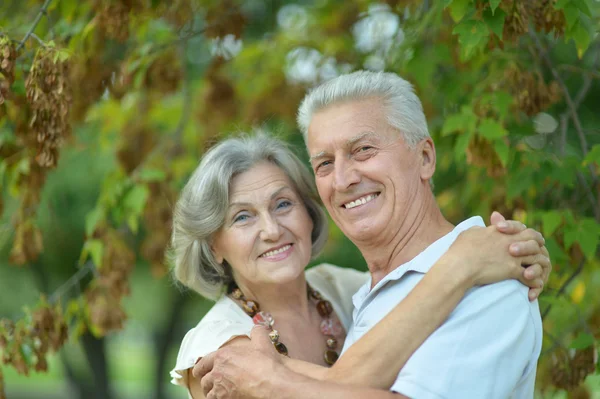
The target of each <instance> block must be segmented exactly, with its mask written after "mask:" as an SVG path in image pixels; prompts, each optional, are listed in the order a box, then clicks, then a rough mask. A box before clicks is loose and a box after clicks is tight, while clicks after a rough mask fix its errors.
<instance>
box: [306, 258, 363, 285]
mask: <svg viewBox="0 0 600 399" xmlns="http://www.w3.org/2000/svg"><path fill="white" fill-rule="evenodd" d="M306 278H307V280H309V282H310V280H316V279H318V280H326V281H328V282H330V283H332V284H351V285H352V286H353V287H357V289H358V287H360V286H361V285H363V284H364V283H366V282H367V280H368V279H369V273H368V272H363V271H359V270H356V269H352V268H349V267H340V266H336V265H332V264H330V263H321V264H319V265H317V266H314V267H312V268H310V269H308V270H307V271H306Z"/></svg>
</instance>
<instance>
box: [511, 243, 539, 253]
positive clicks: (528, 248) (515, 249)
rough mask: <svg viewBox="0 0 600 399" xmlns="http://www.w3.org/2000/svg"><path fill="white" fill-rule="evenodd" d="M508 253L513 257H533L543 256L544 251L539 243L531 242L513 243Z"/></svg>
mask: <svg viewBox="0 0 600 399" xmlns="http://www.w3.org/2000/svg"><path fill="white" fill-rule="evenodd" d="M508 252H509V253H510V254H511V255H512V256H531V255H537V254H541V253H542V249H541V247H540V245H539V244H538V242H537V241H535V240H529V241H518V242H513V243H512V244H510V246H509V247H508Z"/></svg>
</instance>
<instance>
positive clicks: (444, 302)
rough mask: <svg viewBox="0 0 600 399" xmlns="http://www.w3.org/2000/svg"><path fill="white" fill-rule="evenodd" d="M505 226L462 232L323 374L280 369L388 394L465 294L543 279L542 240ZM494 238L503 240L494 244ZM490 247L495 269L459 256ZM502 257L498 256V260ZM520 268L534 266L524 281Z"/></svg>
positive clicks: (310, 368)
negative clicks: (516, 253) (495, 285)
mask: <svg viewBox="0 0 600 399" xmlns="http://www.w3.org/2000/svg"><path fill="white" fill-rule="evenodd" d="M507 223H508V225H509V228H510V229H512V230H508V231H505V233H506V232H508V234H509V235H508V236H507V235H501V234H499V233H498V232H496V231H495V229H494V227H488V228H486V229H481V230H479V231H476V232H475V231H471V232H468V233H467V232H465V233H463V236H462V237H460V238H459V239H458V240H457V244H458V245H454V246H453V247H452V248H451V250H450V251H448V252H447V253H446V254H445V255H444V256H442V257H441V258H440V259H439V260H438V261H437V262H436V263H435V265H434V266H433V267H432V268H431V270H430V271H429V272H428V273H426V274H425V276H424V277H423V279H422V280H421V281H420V282H419V284H417V286H416V287H415V288H414V289H413V290H412V291H411V292H410V293H409V295H408V296H407V297H406V298H405V299H404V300H402V301H401V302H400V303H399V304H398V305H397V306H396V307H395V308H394V309H393V310H392V311H391V312H390V313H388V315H387V316H385V317H384V318H383V319H382V320H381V321H380V322H379V323H377V324H376V325H375V326H374V327H373V328H372V329H371V330H370V331H369V332H367V333H366V334H365V335H364V336H363V337H362V338H361V339H360V340H358V341H357V342H356V343H354V344H353V345H352V346H351V347H350V348H349V349H348V350H347V351H346V352H345V353H344V355H343V356H341V357H340V358H339V360H338V361H337V362H336V363H335V365H334V366H333V367H331V368H329V369H327V368H324V367H321V366H317V365H314V364H311V363H306V362H302V361H299V360H295V359H289V358H286V359H285V360H284V364H285V365H286V366H287V367H288V368H290V369H291V370H293V371H294V372H296V373H300V374H303V375H305V376H309V377H311V378H314V379H317V380H322V381H331V382H337V383H343V384H351V385H355V386H363V387H372V388H382V389H388V388H389V387H390V386H391V385H392V383H393V382H394V381H395V379H396V377H397V375H398V372H399V371H400V370H401V369H402V367H404V365H405V363H406V362H407V361H408V359H409V358H410V357H411V356H412V354H413V353H414V352H415V351H416V350H417V349H418V348H419V347H420V346H421V345H422V344H423V342H425V340H426V339H427V338H428V337H429V336H430V335H431V334H432V333H433V332H434V331H435V330H436V329H437V328H438V327H439V326H440V325H442V324H443V323H444V321H445V320H446V319H447V318H448V316H449V315H450V313H452V311H453V310H454V309H455V308H456V306H457V305H458V303H459V302H460V301H461V300H462V298H463V296H464V295H465V293H466V291H467V290H469V289H470V288H472V287H473V286H475V285H482V284H489V283H492V282H496V281H501V280H503V279H506V278H509V276H510V277H511V278H518V279H519V280H520V281H521V282H523V283H524V284H526V285H529V286H530V287H538V286H539V282H540V281H539V279H538V278H539V277H540V276H541V277H542V278H547V273H546V272H547V271H548V269H549V268H550V266H551V265H550V261H549V259H547V258H546V256H545V254H544V252H543V251H541V250H540V245H542V244H543V238H542V237H541V235H539V233H537V232H534V231H531V230H530V231H524V229H525V227H524V226H523V225H522V224H520V223H518V222H507ZM515 233H518V234H515ZM510 234H514V235H510ZM499 237H500V238H501V239H502V241H499V240H497V239H498V238H499ZM515 242H518V243H519V244H518V245H517V247H518V249H520V251H519V255H520V257H519V258H512V256H511V255H510V254H509V249H508V247H509V245H511V243H515ZM490 243H491V244H492V246H496V247H503V248H495V251H496V252H493V251H492V250H490V252H489V254H485V255H484V256H488V257H489V258H491V259H494V261H495V263H496V264H490V265H487V267H482V265H481V264H480V263H485V262H486V261H488V259H487V258H486V257H482V258H481V259H477V257H475V258H473V257H469V256H462V255H463V254H464V253H466V252H474V251H481V252H484V253H485V252H486V251H485V250H486V249H487V248H490V247H491V246H490ZM466 244H469V245H466ZM498 244H503V245H498ZM512 251H513V249H512V248H511V252H512ZM540 252H541V254H540ZM501 254H503V256H499V255H501ZM457 255H458V256H457ZM490 255H492V256H490ZM496 255H498V256H496ZM511 259H514V262H512V266H511V267H512V269H509V270H507V268H506V265H508V264H510V260H511ZM487 263H494V262H489V261H488V262H487ZM521 263H523V264H533V263H538V264H537V265H536V267H535V268H534V269H535V270H532V271H533V272H534V276H533V278H531V276H532V274H530V273H531V271H529V272H528V276H529V278H524V277H523V274H524V272H523V270H521ZM540 264H542V265H543V267H541V266H540ZM503 266H504V267H503ZM479 272H485V273H484V274H479ZM373 354H377V355H376V356H373Z"/></svg>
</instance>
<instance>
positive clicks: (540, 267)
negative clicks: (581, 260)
mask: <svg viewBox="0 0 600 399" xmlns="http://www.w3.org/2000/svg"><path fill="white" fill-rule="evenodd" d="M490 222H491V224H493V225H495V226H496V228H497V229H498V231H500V232H502V233H505V234H516V233H520V232H521V231H523V230H525V229H526V228H527V227H526V226H525V225H524V224H523V223H521V222H517V221H514V220H510V221H507V220H506V219H505V218H504V216H502V215H501V214H500V213H498V212H495V211H494V212H492V216H491V217H490ZM540 236H541V234H540ZM542 239H543V238H542ZM544 241H545V240H544ZM520 249H521V244H513V245H511V246H510V247H509V252H510V253H511V255H513V256H518V255H519V253H518V251H519V250H520ZM541 250H542V254H543V255H545V256H546V257H547V258H548V259H549V258H550V254H549V253H548V249H547V248H546V246H544V245H543V244H542V248H541ZM522 266H523V270H522V272H523V278H524V279H525V281H529V282H534V281H535V280H536V279H539V278H541V279H542V285H541V286H540V287H534V286H532V285H531V283H527V282H525V281H523V279H519V280H520V281H521V282H523V283H524V284H525V285H527V286H528V287H530V289H529V300H531V301H533V300H535V299H536V298H537V297H539V296H540V293H541V292H542V290H543V289H544V286H545V285H546V283H547V282H548V279H549V278H550V273H551V272H552V263H551V262H548V263H545V262H544V263H541V264H533V265H522Z"/></svg>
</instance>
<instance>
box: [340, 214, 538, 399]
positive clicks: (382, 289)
mask: <svg viewBox="0 0 600 399" xmlns="http://www.w3.org/2000/svg"><path fill="white" fill-rule="evenodd" d="M472 226H485V224H484V223H483V219H481V217H478V216H477V217H472V218H470V219H468V220H466V221H464V222H462V223H461V224H459V225H458V226H456V227H455V228H454V230H452V231H451V232H450V233H448V234H447V235H445V236H444V237H442V238H440V239H439V240H437V241H436V242H434V243H433V244H431V245H430V246H429V247H427V248H426V249H425V250H424V251H423V252H421V253H420V254H419V255H417V256H416V257H415V258H414V259H412V260H411V261H410V262H407V263H405V264H403V265H401V266H399V267H398V268H397V269H395V270H393V271H392V272H391V273H389V274H388V275H387V276H385V277H384V278H383V279H382V280H381V281H380V282H379V283H378V284H377V285H376V286H375V287H373V289H372V290H371V289H370V287H371V281H368V282H367V283H366V284H365V285H364V286H362V287H361V288H360V289H359V290H358V292H357V293H356V294H355V295H354V296H353V297H352V301H353V303H354V313H353V325H352V326H351V328H350V330H349V331H348V335H347V337H346V342H345V344H344V349H343V351H342V353H343V352H344V351H346V349H348V347H349V346H350V345H352V344H353V343H354V342H356V341H357V340H358V339H359V338H360V337H362V336H363V335H364V334H365V333H366V332H367V331H369V330H370V329H371V327H373V326H374V325H375V324H377V323H378V322H379V321H380V320H381V319H382V318H383V317H384V316H385V315H386V314H387V313H389V311H390V310H392V309H393V308H394V307H395V306H396V305H397V304H398V303H399V302H400V301H402V299H404V298H405V297H406V296H407V295H408V293H409V292H410V291H411V290H412V289H413V288H414V287H415V286H416V285H417V283H418V282H419V281H421V279H422V278H423V276H424V275H425V273H427V271H429V269H430V268H431V267H432V266H433V265H434V263H435V262H437V260H438V259H439V258H440V257H441V256H442V255H443V254H444V253H445V252H446V251H447V250H448V248H449V247H450V245H451V244H452V243H453V242H454V240H455V239H456V238H457V237H458V235H459V234H460V233H461V232H462V231H464V230H466V229H468V228H470V227H472ZM527 293H528V288H527V287H525V286H524V285H522V284H520V283H519V282H518V281H516V280H508V281H503V282H500V283H497V284H492V285H486V286H481V287H475V288H472V289H470V290H469V291H468V292H467V293H466V295H465V296H464V298H463V299H462V301H461V302H460V303H459V304H458V306H457V307H456V309H454V311H453V312H452V313H451V314H450V316H449V318H448V319H447V320H446V322H445V323H444V324H443V325H442V326H440V327H439V328H438V329H437V330H436V331H435V332H434V333H433V334H432V335H431V336H429V338H427V340H426V341H425V342H424V343H423V345H421V347H420V348H419V349H417V351H416V352H415V353H414V354H413V355H412V356H411V358H410V359H409V360H408V362H407V363H406V365H405V366H404V367H403V368H402V370H401V371H400V373H399V374H398V377H397V379H396V381H395V382H394V384H393V385H392V387H391V390H392V391H394V392H398V393H401V394H403V395H405V396H408V397H410V398H413V399H430V398H431V399H441V398H460V399H467V398H474V399H483V398H485V399H494V398H498V399H500V398H502V399H504V398H517V399H521V398H533V392H534V383H535V373H536V365H537V360H538V357H539V355H540V351H541V347H542V321H541V317H540V311H539V306H538V303H537V301H535V302H529V299H528V297H527ZM381 345H384V346H385V342H381Z"/></svg>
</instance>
